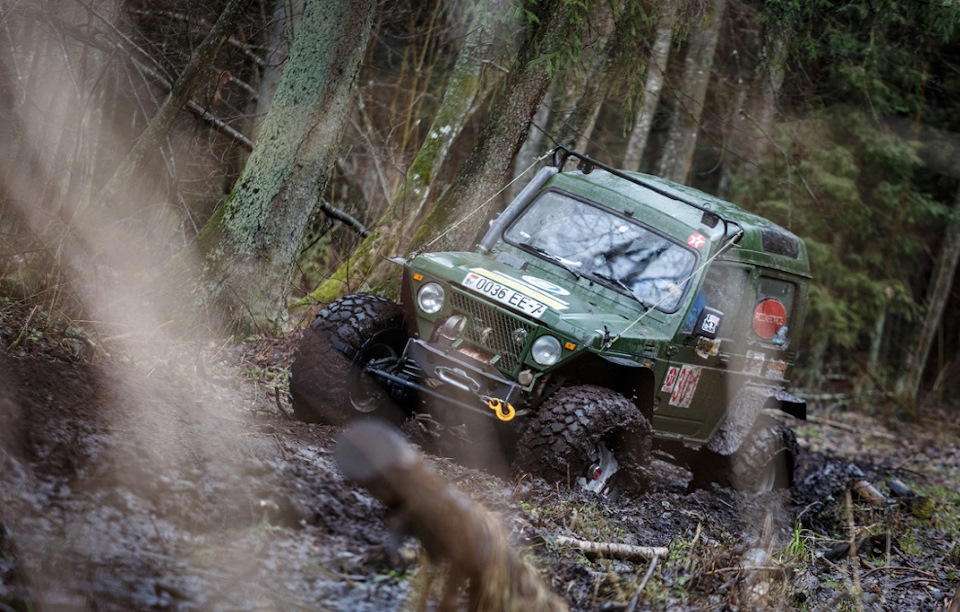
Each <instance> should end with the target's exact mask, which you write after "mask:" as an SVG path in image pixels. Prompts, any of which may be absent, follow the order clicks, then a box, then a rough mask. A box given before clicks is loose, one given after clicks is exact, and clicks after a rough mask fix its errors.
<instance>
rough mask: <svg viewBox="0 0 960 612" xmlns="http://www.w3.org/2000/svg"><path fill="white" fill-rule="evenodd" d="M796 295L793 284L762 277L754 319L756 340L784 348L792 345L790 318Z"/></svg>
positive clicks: (759, 281) (758, 286)
mask: <svg viewBox="0 0 960 612" xmlns="http://www.w3.org/2000/svg"><path fill="white" fill-rule="evenodd" d="M796 293H797V286H796V285H794V284H793V283H790V282H787V281H782V280H779V279H775V278H766V277H760V279H759V280H758V282H757V303H756V304H755V306H754V309H753V319H752V326H753V335H754V337H755V339H757V340H759V341H760V342H764V343H767V344H773V345H776V346H778V347H782V348H785V347H786V346H787V345H788V344H789V343H790V317H791V315H792V314H793V303H794V298H795V297H796Z"/></svg>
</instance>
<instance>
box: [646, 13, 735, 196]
mask: <svg viewBox="0 0 960 612" xmlns="http://www.w3.org/2000/svg"><path fill="white" fill-rule="evenodd" d="M726 8H727V0H712V2H711V3H710V8H709V9H708V11H707V12H705V13H704V14H703V16H702V17H701V19H700V21H699V23H697V24H696V25H695V26H694V28H693V30H692V31H691V32H690V37H689V42H688V48H687V55H686V57H685V58H684V60H683V61H684V67H683V77H682V80H681V82H680V85H679V87H678V88H677V90H676V99H675V100H674V109H673V116H672V118H671V121H670V128H669V131H668V134H667V142H666V144H665V145H664V150H663V155H662V156H661V158H660V166H659V169H658V173H659V174H660V175H661V176H663V177H666V178H668V179H671V180H673V181H676V182H678V183H684V182H686V181H687V179H688V177H689V176H690V167H691V165H692V163H693V153H694V150H695V149H696V146H697V133H698V131H699V129H700V118H701V116H702V115H703V104H704V101H705V100H706V97H707V86H708V85H709V84H710V72H711V69H712V67H713V57H714V53H715V51H716V48H717V40H718V38H719V35H720V26H721V24H722V23H723V16H724V13H725V12H726Z"/></svg>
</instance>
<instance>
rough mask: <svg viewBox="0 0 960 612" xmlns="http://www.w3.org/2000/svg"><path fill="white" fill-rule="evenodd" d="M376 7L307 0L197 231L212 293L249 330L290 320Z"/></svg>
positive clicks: (364, 0) (362, 0)
mask: <svg viewBox="0 0 960 612" xmlns="http://www.w3.org/2000/svg"><path fill="white" fill-rule="evenodd" d="M374 7H375V3H374V2H373V0H308V1H307V3H306V6H305V8H304V12H303V17H302V20H301V23H300V31H299V32H298V33H297V36H296V38H295V39H294V42H293V46H292V48H291V49H290V55H289V57H288V59H287V64H286V67H285V68H284V73H283V77H282V78H281V81H280V85H279V87H278V89H277V94H276V97H275V98H274V102H273V105H272V106H271V108H270V112H269V114H268V115H267V118H266V120H265V122H264V125H263V128H262V130H261V133H260V137H259V138H258V139H257V142H256V144H255V146H254V150H253V152H252V153H251V155H250V158H249V159H248V160H247V164H246V166H245V168H244V172H243V175H242V176H241V177H240V179H239V180H238V181H237V183H236V184H235V185H234V187H233V190H232V192H231V194H230V196H229V197H228V198H227V201H226V202H224V203H223V204H222V205H221V206H220V207H219V208H218V209H217V210H216V212H215V213H214V215H213V216H212V217H211V218H210V220H209V221H208V222H207V223H206V224H205V225H204V227H203V229H202V230H201V232H200V234H199V236H198V238H197V243H198V246H199V249H200V251H201V253H202V255H203V257H204V266H203V276H204V283H203V290H204V294H205V297H206V298H207V299H208V300H209V301H210V303H211V304H214V305H216V306H218V307H219V308H220V309H221V310H220V313H221V314H222V315H223V316H224V317H225V319H226V321H224V322H229V323H233V324H236V325H237V326H238V327H239V328H240V329H242V330H244V331H254V330H259V331H263V330H276V329H278V328H279V327H280V326H281V325H282V324H283V323H285V321H286V317H287V310H286V301H285V296H286V294H287V290H288V283H289V281H290V277H291V275H292V272H293V265H294V262H295V258H296V256H297V253H298V250H299V247H300V241H301V238H302V236H303V232H304V229H305V227H306V224H307V222H308V220H309V219H310V216H311V213H312V212H313V210H314V208H315V207H316V205H317V200H318V196H319V194H320V193H321V192H322V191H323V187H324V184H325V182H326V180H327V176H328V173H329V171H330V169H331V168H332V167H333V164H334V160H335V157H336V152H337V147H338V145H339V143H340V138H341V135H342V133H343V127H344V124H345V122H346V121H347V118H348V116H349V113H350V111H351V109H352V105H353V102H354V97H355V96H354V94H355V92H356V88H357V74H358V72H359V68H360V64H361V61H362V58H363V56H364V53H365V51H366V48H367V42H368V40H369V37H370V26H371V22H372V17H373V11H374Z"/></svg>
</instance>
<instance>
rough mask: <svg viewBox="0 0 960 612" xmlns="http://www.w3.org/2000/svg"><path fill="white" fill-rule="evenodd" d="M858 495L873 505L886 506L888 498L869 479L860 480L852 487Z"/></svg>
mask: <svg viewBox="0 0 960 612" xmlns="http://www.w3.org/2000/svg"><path fill="white" fill-rule="evenodd" d="M851 489H852V490H853V492H854V493H856V494H857V496H858V497H860V498H862V499H863V500H865V501H866V502H867V503H869V504H870V505H871V506H886V505H887V498H886V497H885V496H884V494H883V493H881V492H880V491H879V490H877V488H876V487H875V486H873V485H872V484H870V482H869V481H867V480H858V481H856V482H855V483H853V486H852V487H851Z"/></svg>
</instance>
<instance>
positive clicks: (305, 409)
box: [290, 294, 407, 425]
mask: <svg viewBox="0 0 960 612" xmlns="http://www.w3.org/2000/svg"><path fill="white" fill-rule="evenodd" d="M406 340H407V337H406V334H405V333H404V331H403V312H402V310H401V309H400V306H399V305H397V304H395V303H394V302H391V301H390V300H387V299H384V298H381V297H379V296H375V295H368V294H357V295H349V296H346V297H343V298H340V299H338V300H335V301H334V302H331V303H330V305H329V306H327V308H325V309H323V310H321V311H320V313H319V314H317V318H316V319H315V320H314V321H313V323H311V325H310V327H309V328H308V329H307V330H306V331H305V332H304V334H303V338H302V339H301V341H300V345H299V346H298V347H297V351H296V353H294V357H293V364H292V365H291V367H290V394H291V396H292V399H293V413H294V415H295V416H296V417H297V418H298V419H300V420H302V421H307V422H310V423H316V422H321V423H329V424H333V425H342V424H344V423H347V422H348V421H351V420H353V419H355V418H357V417H359V416H362V415H371V416H378V417H381V418H386V419H388V420H391V421H397V420H398V419H400V418H401V416H402V415H401V411H400V410H399V408H398V407H397V406H396V404H395V403H394V402H393V401H392V400H391V397H390V395H389V393H388V392H387V391H386V390H385V389H384V387H382V386H381V385H380V384H379V383H378V382H377V381H376V380H374V379H373V378H372V377H371V376H370V375H369V374H366V373H364V372H363V367H364V366H365V365H367V364H369V363H371V362H377V363H379V364H381V365H384V366H387V365H389V364H391V363H395V362H396V361H397V359H398V358H399V356H400V354H401V353H402V352H403V347H404V345H405V343H406Z"/></svg>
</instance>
